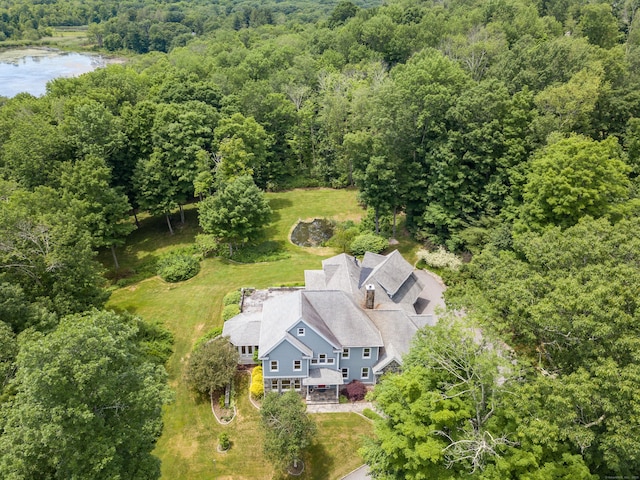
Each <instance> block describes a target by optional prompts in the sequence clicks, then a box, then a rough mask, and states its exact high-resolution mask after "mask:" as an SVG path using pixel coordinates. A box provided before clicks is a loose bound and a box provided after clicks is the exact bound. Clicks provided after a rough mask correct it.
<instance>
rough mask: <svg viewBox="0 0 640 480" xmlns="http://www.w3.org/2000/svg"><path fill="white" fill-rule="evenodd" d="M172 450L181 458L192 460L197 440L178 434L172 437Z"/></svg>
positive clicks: (196, 447) (196, 448)
mask: <svg viewBox="0 0 640 480" xmlns="http://www.w3.org/2000/svg"><path fill="white" fill-rule="evenodd" d="M172 444H173V448H172V450H173V451H174V452H175V453H176V454H178V455H180V456H181V457H183V458H192V457H193V456H194V455H195V453H196V451H197V450H198V440H196V439H193V438H186V437H185V436H184V435H182V434H180V435H177V436H175V437H174V440H173V442H172Z"/></svg>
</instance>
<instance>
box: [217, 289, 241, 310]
mask: <svg viewBox="0 0 640 480" xmlns="http://www.w3.org/2000/svg"><path fill="white" fill-rule="evenodd" d="M241 298H242V292H241V291H240V290H232V291H231V292H229V293H227V294H226V295H225V296H224V298H223V299H222V304H223V305H224V306H225V307H226V306H227V305H238V304H240V299H241Z"/></svg>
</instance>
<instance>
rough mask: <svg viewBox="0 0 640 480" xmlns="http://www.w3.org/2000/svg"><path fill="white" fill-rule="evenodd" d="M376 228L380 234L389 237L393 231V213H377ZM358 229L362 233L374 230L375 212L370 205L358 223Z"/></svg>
mask: <svg viewBox="0 0 640 480" xmlns="http://www.w3.org/2000/svg"><path fill="white" fill-rule="evenodd" d="M378 230H379V232H380V235H382V236H385V237H390V236H391V234H392V233H393V215H391V214H382V213H381V214H379V215H378ZM360 231H361V232H362V233H365V232H371V233H374V232H375V231H376V213H375V210H374V209H373V208H371V207H369V208H367V214H366V215H365V216H364V218H363V219H362V222H361V223H360Z"/></svg>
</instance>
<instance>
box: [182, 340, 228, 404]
mask: <svg viewBox="0 0 640 480" xmlns="http://www.w3.org/2000/svg"><path fill="white" fill-rule="evenodd" d="M238 359H239V355H238V350H237V348H236V347H234V346H233V345H232V344H231V343H230V342H229V340H228V339H227V338H225V337H216V338H214V339H213V340H211V341H209V342H206V343H205V344H203V345H201V346H199V347H198V348H196V349H195V350H194V351H193V352H191V357H190V358H189V365H188V366H187V369H186V371H185V378H186V380H187V381H188V382H189V384H191V387H192V388H193V389H194V390H196V391H198V392H200V393H204V394H211V393H213V392H214V391H216V390H220V389H223V388H224V387H226V386H227V385H229V384H230V383H231V381H232V380H233V376H234V374H235V373H236V368H237V366H238Z"/></svg>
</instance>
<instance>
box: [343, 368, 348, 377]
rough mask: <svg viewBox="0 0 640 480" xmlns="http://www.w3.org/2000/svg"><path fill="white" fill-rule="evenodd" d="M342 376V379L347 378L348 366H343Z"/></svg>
mask: <svg viewBox="0 0 640 480" xmlns="http://www.w3.org/2000/svg"><path fill="white" fill-rule="evenodd" d="M342 378H344V379H347V378H349V369H348V368H343V369H342Z"/></svg>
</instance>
